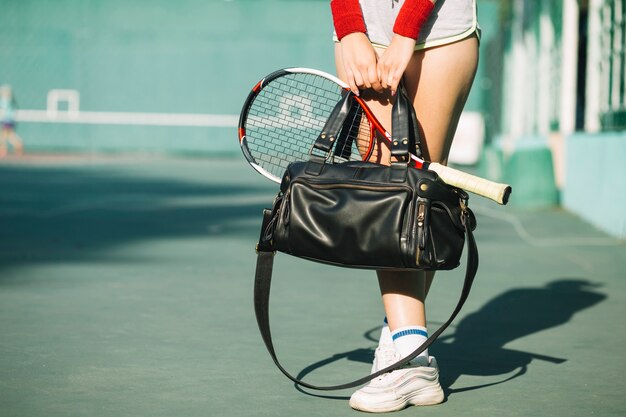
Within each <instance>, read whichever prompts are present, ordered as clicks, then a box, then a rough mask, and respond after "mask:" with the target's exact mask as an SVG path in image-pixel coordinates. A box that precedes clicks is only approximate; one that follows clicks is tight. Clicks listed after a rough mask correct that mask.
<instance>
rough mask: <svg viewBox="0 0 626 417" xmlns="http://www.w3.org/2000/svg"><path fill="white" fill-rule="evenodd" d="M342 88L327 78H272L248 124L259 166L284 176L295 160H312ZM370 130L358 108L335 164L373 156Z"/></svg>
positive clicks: (304, 75) (334, 157) (294, 75)
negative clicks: (313, 147)
mask: <svg viewBox="0 0 626 417" xmlns="http://www.w3.org/2000/svg"><path fill="white" fill-rule="evenodd" d="M342 94H343V88H342V87H341V86H339V85H338V84H337V83H335V82H334V81H331V80H329V79H327V78H325V77H322V76H319V75H315V74H309V73H290V74H287V75H283V76H280V77H278V78H275V79H273V80H271V81H270V82H269V83H268V84H267V85H265V86H264V87H263V88H262V89H261V91H259V92H258V95H257V96H256V98H255V100H254V101H253V103H252V104H251V106H250V108H249V110H248V116H247V120H246V122H245V132H246V142H247V146H248V149H249V151H250V154H251V155H252V156H253V157H254V159H255V161H256V163H257V164H258V165H260V166H261V167H262V168H263V169H264V170H266V171H267V172H269V173H270V174H272V175H274V176H276V177H278V178H281V177H282V175H283V173H284V171H285V169H286V168H287V166H288V165H289V164H290V163H291V162H295V161H306V160H308V159H309V153H310V151H311V147H312V145H313V143H314V142H315V140H316V139H317V137H318V136H319V134H320V133H321V131H322V129H323V128H324V125H325V124H326V122H327V120H328V118H329V116H330V114H331V113H332V111H333V109H334V107H335V105H336V104H337V103H338V102H339V100H340V99H341V98H342ZM371 137H372V129H371V126H370V123H369V120H368V118H367V117H366V115H365V113H364V112H363V110H362V108H361V107H360V106H359V105H357V104H355V105H354V106H353V108H352V109H351V110H350V112H349V114H348V117H347V119H346V122H345V123H344V126H343V128H342V129H341V131H340V133H339V135H338V137H337V141H336V145H335V148H334V150H333V152H332V155H331V156H332V157H331V158H330V161H331V162H336V163H337V162H345V161H348V160H352V161H354V160H363V159H364V158H367V157H369V156H370V155H371V153H372V151H371V148H372V146H371V143H372V140H371Z"/></svg>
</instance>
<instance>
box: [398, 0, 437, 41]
mask: <svg viewBox="0 0 626 417" xmlns="http://www.w3.org/2000/svg"><path fill="white" fill-rule="evenodd" d="M434 8H435V3H433V2H432V1H431V0H406V1H405V2H404V4H403V5H402V8H401V9H400V12H399V13H398V17H397V18H396V22H395V23H394V25H393V32H394V33H397V34H398V35H401V36H406V37H407V38H413V39H417V36H418V35H419V33H420V30H421V29H422V26H423V25H424V22H426V20H428V16H430V13H431V12H432V11H433V9H434Z"/></svg>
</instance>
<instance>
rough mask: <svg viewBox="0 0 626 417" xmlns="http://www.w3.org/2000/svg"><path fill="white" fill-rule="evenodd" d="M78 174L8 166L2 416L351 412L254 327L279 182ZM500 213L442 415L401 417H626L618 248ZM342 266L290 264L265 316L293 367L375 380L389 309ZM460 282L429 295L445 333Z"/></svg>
mask: <svg viewBox="0 0 626 417" xmlns="http://www.w3.org/2000/svg"><path fill="white" fill-rule="evenodd" d="M81 158H82V157H81ZM81 158H77V159H75V160H72V161H69V162H67V163H66V162H63V161H52V162H49V161H41V162H40V161H34V162H33V161H29V160H27V159H26V158H25V159H24V160H20V161H16V162H10V161H6V160H4V161H0V190H1V191H0V334H1V335H2V336H1V338H0V375H1V376H2V377H0V410H2V412H0V414H2V416H3V417H4V416H5V415H6V416H7V417H10V416H16V417H17V416H19V417H22V416H29V417H39V416H42V417H43V416H50V415H62V416H70V415H71V416H89V417H119V416H122V415H133V416H155V415H176V416H178V415H180V416H200V415H209V416H229V417H230V416H234V417H238V416H255V417H259V416H267V417H281V416H299V415H306V416H311V417H317V416H319V417H322V416H344V415H345V416H353V415H354V412H353V411H352V410H351V409H350V408H349V406H348V404H347V403H346V402H345V401H333V399H342V400H344V399H346V398H347V396H348V395H349V393H348V392H347V391H340V392H329V393H323V392H321V393H311V392H307V394H308V395H302V394H301V393H299V392H297V391H296V390H294V388H293V385H292V384H291V383H290V382H289V381H288V380H287V379H286V378H284V376H283V375H282V374H280V372H279V371H278V370H277V369H276V368H275V366H274V364H273V363H272V361H271V359H270V358H269V355H268V354H267V352H266V350H265V347H264V346H263V342H262V339H261V337H260V335H259V332H258V329H257V327H256V322H255V319H254V309H253V302H252V286H253V277H254V262H255V255H254V250H253V248H254V243H255V242H256V239H257V238H258V230H259V224H260V220H261V209H262V208H263V207H266V206H268V205H269V204H270V203H271V201H272V199H273V197H274V195H275V192H276V189H277V185H276V184H274V183H271V182H269V181H267V180H265V179H264V178H262V177H260V176H259V175H257V174H256V173H254V172H253V171H252V170H251V169H250V168H249V167H248V166H247V164H246V163H245V162H243V161H241V160H240V159H239V158H238V159H230V160H216V159H207V160H202V159H183V158H158V157H157V158H150V157H148V158H143V159H142V158H137V159H136V160H135V159H133V158H128V157H127V158H110V157H104V158H97V159H96V160H90V159H84V160H83V159H81ZM472 203H473V204H474V205H473V207H474V208H480V203H481V201H480V200H479V199H474V200H473V202H472ZM485 204H489V205H488V206H487V208H489V210H491V209H492V208H493V207H492V206H491V204H492V203H490V202H487V203H485ZM489 210H482V213H481V212H480V210H475V211H476V212H477V215H478V216H479V227H478V229H477V240H478V244H479V251H480V256H481V267H480V269H479V277H478V279H477V285H476V286H475V288H474V289H473V290H472V294H471V296H470V298H469V300H468V303H467V305H466V306H465V307H464V309H463V310H462V312H461V314H460V315H459V316H458V319H457V320H456V321H455V322H454V323H453V324H452V326H451V327H450V328H449V330H448V331H447V332H446V333H445V334H444V335H443V336H442V337H441V338H440V339H439V340H438V341H437V342H436V343H435V345H434V346H432V347H431V351H432V354H434V355H435V356H437V358H438V360H439V363H440V366H441V382H442V384H443V386H444V389H445V391H446V394H447V399H448V400H447V401H446V403H445V404H444V405H442V406H440V407H431V408H426V409H420V410H407V411H406V413H407V414H409V413H414V412H419V413H420V415H426V416H428V415H437V416H438V417H443V416H458V415H471V416H474V415H475V416H501V415H506V416H529V415H559V414H562V413H567V414H568V415H570V416H586V415H590V414H594V413H596V414H601V415H603V416H622V415H624V410H626V404H625V402H624V396H623V392H624V389H626V385H625V383H624V379H623V375H624V372H626V369H625V368H624V363H626V362H625V361H624V360H623V359H624V353H623V346H624V345H626V333H625V332H623V331H619V327H618V326H619V325H620V323H621V321H622V318H623V317H624V315H625V314H626V311H625V310H624V306H626V280H625V279H624V270H626V256H624V254H625V252H624V245H623V242H616V241H613V240H607V239H606V237H605V236H604V235H602V234H601V233H600V232H598V231H596V230H595V229H593V228H592V227H591V226H589V225H587V224H585V223H584V222H582V221H580V220H579V219H577V218H576V217H575V216H572V215H570V214H568V213H567V212H564V211H562V210H559V209H554V210H546V211H541V212H521V211H515V210H509V208H508V207H497V210H498V211H497V213H498V216H492V217H489ZM493 210H496V209H495V208H494V209H493ZM501 214H506V215H507V216H509V217H511V218H514V219H515V220H516V221H517V222H518V223H519V224H521V225H523V226H524V227H525V228H526V229H525V230H526V231H527V234H526V235H523V236H520V235H519V233H517V232H516V230H517V229H516V228H515V227H514V224H513V223H511V222H508V221H505V220H502V219H500V218H499V217H500V215H501ZM516 224H517V223H516ZM529 236H530V237H531V238H532V239H531V238H529ZM555 236H558V237H559V238H558V239H554V237H555ZM587 237H590V238H591V239H592V243H591V244H587V242H586V238H587ZM598 238H601V239H602V241H599V240H598ZM594 239H595V240H594ZM594 242H595V244H593V243H594ZM533 243H534V244H535V245H534V246H533ZM328 268H330V267H324V268H322V267H321V266H320V265H318V264H314V263H304V261H302V262H301V261H300V260H295V259H289V257H287V256H281V257H280V260H279V261H278V263H277V268H276V271H275V273H276V280H275V282H274V284H275V285H274V287H273V288H272V294H273V295H272V297H273V302H272V305H271V308H270V314H273V318H274V320H273V321H272V323H273V325H275V326H273V328H274V330H276V332H275V335H276V340H275V342H276V344H277V348H278V349H279V352H280V355H279V356H280V357H281V359H282V358H284V360H285V362H284V363H285V364H286V365H287V368H288V369H295V370H296V372H297V371H298V370H300V372H299V374H298V376H299V377H301V378H302V377H304V379H305V380H307V381H309V382H311V383H314V384H315V383H316V382H317V381H319V384H328V385H330V384H335V383H341V382H346V381H347V380H349V379H355V378H357V377H360V376H362V375H361V374H364V373H367V372H368V370H369V369H370V366H371V361H372V359H373V355H374V346H375V345H376V342H377V339H378V336H379V327H378V326H377V324H378V322H379V321H380V318H381V314H380V313H381V305H380V298H379V295H377V293H376V291H377V286H376V284H375V282H373V281H372V279H371V278H363V277H362V276H361V274H360V273H359V272H355V271H349V270H335V269H332V271H331V270H330V269H328ZM320 271H324V272H323V273H321V272H320ZM462 275H463V270H462V268H461V269H459V270H457V271H451V272H450V274H449V276H450V278H452V279H442V280H439V281H438V282H437V285H435V286H434V288H433V290H432V291H433V294H432V300H433V301H434V300H439V301H441V302H436V303H435V302H432V304H431V306H430V307H429V314H430V317H431V318H433V320H435V321H439V320H442V319H445V318H447V315H448V314H449V312H450V311H449V310H448V307H447V306H446V303H448V304H450V303H452V301H454V300H450V295H451V294H455V293H457V292H458V291H459V288H460V284H459V280H460V279H462ZM370 276H371V274H370ZM455 277H456V279H455ZM429 297H430V296H429ZM448 301H449V302H448ZM309 311H310V312H311V313H310V314H307V313H308V312H309ZM438 324H439V323H437V322H433V323H431V324H430V326H429V327H430V328H431V329H432V328H434V327H436V326H437V325H438ZM375 325H376V327H375V328H374V326H375ZM367 329H369V330H367ZM342 332H344V336H345V337H343V338H338V337H335V336H334V335H336V334H342ZM361 333H363V337H361ZM318 341H319V342H321V343H319V344H318V343H316V342H318ZM357 347H358V348H357ZM355 348H356V349H355ZM313 361H316V362H315V363H311V364H310V365H308V366H305V365H307V364H308V363H310V362H313ZM581 375H584V378H581ZM325 378H328V379H326V380H325ZM318 394H319V395H318ZM315 397H323V398H315ZM325 398H326V399H330V400H326V399H325ZM529 398H532V399H533V400H532V401H529V400H528V399H529ZM468 410H471V411H470V412H468ZM429 413H431V414H429Z"/></svg>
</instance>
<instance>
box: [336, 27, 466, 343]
mask: <svg viewBox="0 0 626 417" xmlns="http://www.w3.org/2000/svg"><path fill="white" fill-rule="evenodd" d="M378 52H380V51H378ZM335 62H336V66H337V74H338V76H339V78H342V79H343V78H344V76H345V74H344V70H343V62H342V57H341V48H340V47H339V46H336V48H335ZM477 65H478V40H477V39H476V37H475V36H471V37H469V38H466V39H464V40H462V41H459V42H455V43H453V44H449V45H445V46H441V47H437V48H430V49H427V50H425V51H416V52H415V54H414V55H413V58H412V59H411V61H410V62H409V65H408V67H407V70H406V71H405V74H404V83H405V87H406V89H407V92H408V94H409V95H410V98H411V99H412V101H413V103H414V107H415V111H416V114H417V118H418V120H419V125H420V131H421V134H422V135H421V136H422V152H423V154H424V157H425V159H427V160H429V161H435V162H442V163H446V162H447V159H448V154H449V152H450V146H451V145H452V139H453V137H454V132H455V131H456V126H457V123H458V121H459V117H460V116H461V112H462V110H463V106H464V105H465V101H466V100H467V96H468V94H469V91H470V88H471V85H472V82H473V80H474V75H475V73H476V67H477ZM362 97H363V98H364V99H365V100H367V101H368V106H369V107H370V108H371V109H372V111H373V112H374V113H375V114H376V117H377V118H378V119H379V120H380V122H381V123H382V124H383V125H384V126H385V127H386V128H387V129H388V130H389V129H390V128H391V103H392V97H390V96H389V93H388V92H384V93H376V92H374V91H371V90H368V91H364V92H363V93H362ZM387 155H388V151H387V152H385V154H384V155H383V156H382V157H381V158H380V162H382V163H385V162H386V161H387V160H388V156H387ZM433 276H434V273H432V272H422V271H379V272H378V278H379V285H380V289H381V293H382V297H383V304H384V306H385V312H386V314H387V320H388V323H389V328H390V329H391V331H393V330H395V329H398V328H401V327H406V326H414V325H417V326H422V327H426V314H425V306H424V302H425V299H426V295H427V294H428V290H429V289H430V285H431V283H432V279H433Z"/></svg>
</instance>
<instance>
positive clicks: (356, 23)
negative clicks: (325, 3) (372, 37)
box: [330, 0, 367, 40]
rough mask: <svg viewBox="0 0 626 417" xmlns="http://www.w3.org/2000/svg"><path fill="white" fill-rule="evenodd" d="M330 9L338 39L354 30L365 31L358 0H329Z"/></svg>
mask: <svg viewBox="0 0 626 417" xmlns="http://www.w3.org/2000/svg"><path fill="white" fill-rule="evenodd" d="M330 9H331V11H332V13H333V23H334V24H335V32H336V33H337V38H339V40H341V38H343V37H344V36H346V35H349V34H351V33H354V32H361V33H366V32H367V29H366V28H365V21H364V20H363V14H362V13H361V5H359V0H331V1H330Z"/></svg>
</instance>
